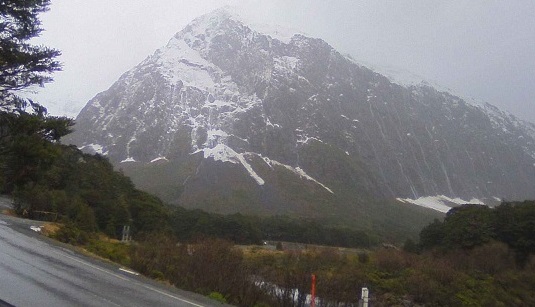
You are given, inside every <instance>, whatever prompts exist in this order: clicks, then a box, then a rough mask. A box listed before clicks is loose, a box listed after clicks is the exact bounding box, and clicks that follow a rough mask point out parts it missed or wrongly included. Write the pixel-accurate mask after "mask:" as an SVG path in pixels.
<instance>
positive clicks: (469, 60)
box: [36, 0, 535, 122]
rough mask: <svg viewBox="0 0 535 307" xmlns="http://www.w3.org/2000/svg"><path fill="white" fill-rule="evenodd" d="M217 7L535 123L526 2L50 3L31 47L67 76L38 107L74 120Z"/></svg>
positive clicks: (534, 8)
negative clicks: (57, 54) (57, 53)
mask: <svg viewBox="0 0 535 307" xmlns="http://www.w3.org/2000/svg"><path fill="white" fill-rule="evenodd" d="M223 5H234V6H237V7H238V8H239V10H240V12H242V14H247V15H249V18H251V17H254V18H255V19H257V20H258V21H259V22H262V23H274V24H280V25H285V26H288V27H291V28H294V29H297V30H299V31H301V32H305V33H307V34H309V35H311V36H314V37H319V38H323V39H324V40H326V41H327V42H328V43H330V44H331V45H332V46H333V47H335V48H337V49H338V50H339V51H341V52H343V53H347V54H350V55H351V56H352V57H353V58H355V59H357V61H361V62H363V63H365V65H368V66H373V67H380V69H383V70H384V69H385V68H388V69H390V70H392V69H394V70H397V71H401V72H403V73H402V74H405V72H410V73H412V74H413V75H417V76H419V77H421V78H422V79H425V80H428V81H430V82H431V83H432V84H437V85H439V86H440V87H441V88H449V89H451V90H452V91H453V92H454V93H456V94H459V95H462V96H463V97H472V98H475V99H479V100H483V101H487V102H490V103H492V104H494V105H496V106H498V107H500V108H501V109H503V110H506V111H509V112H511V113H513V114H514V115H516V116H518V117H520V118H522V119H526V120H530V121H532V122H535V86H533V84H534V82H533V79H534V76H535V58H534V57H533V55H534V54H535V18H534V17H535V16H534V15H535V1H531V0H516V1H492V0H488V1H478V0H470V1H468V0H466V1H460V0H455V1H440V0H426V1H408V0H395V1H394V0H392V1H372V0H369V1H349V0H338V1H319V0H254V1H240V0H228V1H223V0H212V1H208V0H202V1H178V0H134V1H131V0H130V1H127V0H114V1H105V0H91V1H82V0H52V6H51V10H50V11H49V12H47V13H46V14H43V15H42V21H43V28H45V32H44V33H43V34H42V36H41V37H40V38H39V39H37V40H36V42H38V43H41V44H45V45H47V46H50V47H54V48H57V49H60V50H61V51H62V52H63V55H62V56H61V58H60V61H62V62H63V64H64V69H63V71H62V72H59V73H57V74H56V75H55V82H54V83H51V84H48V85H46V87H45V88H44V89H40V90H39V93H38V94H37V95H36V99H37V101H40V102H41V103H43V104H44V105H45V106H46V107H48V109H49V110H50V112H51V113H52V114H55V115H68V116H75V115H76V114H77V113H78V112H79V111H80V109H81V108H82V107H83V106H84V105H85V103H87V101H88V100H89V99H91V98H92V97H93V96H94V95H96V94H97V93H98V92H101V91H104V90H106V89H107V88H108V87H109V86H111V84H112V83H113V82H114V81H115V80H117V79H118V78H119V76H120V75H121V74H122V73H124V72H125V71H127V70H128V69H130V68H132V67H133V66H135V65H137V64H138V63H139V62H141V61H142V60H143V59H144V58H145V57H147V56H148V55H150V54H152V53H153V52H154V51H155V50H156V49H157V48H159V47H161V46H163V45H165V44H166V43H167V41H168V40H169V39H170V38H171V36H172V35H173V34H174V33H176V32H178V31H180V30H181V29H182V28H183V27H184V26H185V25H186V24H188V23H189V22H190V21H191V20H193V19H194V18H195V17H197V16H200V15H202V14H204V13H207V12H210V11H211V10H213V9H215V8H218V7H220V6H223Z"/></svg>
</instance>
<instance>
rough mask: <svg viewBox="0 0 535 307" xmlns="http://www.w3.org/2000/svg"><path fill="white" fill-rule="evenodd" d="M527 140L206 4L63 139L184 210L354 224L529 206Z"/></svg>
mask: <svg viewBox="0 0 535 307" xmlns="http://www.w3.org/2000/svg"><path fill="white" fill-rule="evenodd" d="M534 138H535V126H534V125H532V124H529V123H525V122H521V121H519V120H517V119H516V118H515V117H513V116H511V115H507V114H505V113H503V112H501V111H499V110H498V109H496V108H495V107H493V106H490V105H483V106H478V105H473V104H469V103H467V102H466V101H464V100H463V99H461V98H459V97H456V96H454V95H451V94H449V93H447V92H440V91H437V90H435V89H434V88H432V87H430V86H426V85H419V86H409V87H404V86H401V85H398V84H395V83H392V82H391V81H390V80H389V79H387V78H386V77H384V76H382V75H380V74H378V73H375V72H374V71H372V70H370V69H368V68H366V67H363V66H361V65H359V64H357V63H355V62H354V61H353V60H351V59H350V58H348V57H346V56H344V55H342V54H340V53H339V52H337V51H336V50H334V49H333V48H332V47H331V46H329V45H328V44H327V43H326V42H324V41H323V40H321V39H314V38H310V37H306V36H304V35H302V34H295V35H293V36H291V37H290V36H286V37H279V36H278V35H275V34H273V33H271V34H264V33H263V32H257V31H255V30H254V29H253V28H251V27H249V26H248V25H247V24H244V23H243V22H241V21H240V18H238V17H236V16H234V15H233V14H231V13H229V12H228V11H226V10H218V11H215V12H213V13H211V14H208V15H205V16H202V17H200V18H198V19H196V20H195V21H193V22H192V23H191V24H190V25H189V26H187V27H186V28H185V29H183V30H182V31H181V32H179V33H177V34H176V35H175V36H174V37H173V38H172V39H171V40H170V41H169V43H168V44H167V45H166V46H165V47H163V48H161V49H159V50H157V51H156V52H155V53H154V54H153V55H151V56H149V57H148V58H147V59H145V60H144V61H143V62H142V63H140V64H139V65H137V66H136V67H134V68H133V69H131V70H130V71H128V72H126V73H125V74H124V75H123V76H121V78H120V79H119V80H118V81H117V82H116V83H115V84H113V85H112V86H111V88H110V89H108V90H107V91H105V92H102V93H100V94H98V95H97V96H96V97H95V98H93V99H92V100H90V101H89V103H88V104H87V105H86V107H85V108H84V109H83V110H82V112H81V113H80V115H79V116H78V118H77V125H76V132H75V133H74V134H73V135H72V136H70V139H69V140H68V141H70V142H72V143H74V144H76V145H78V146H80V147H82V148H83V149H84V150H87V151H94V152H99V153H101V154H103V155H106V156H108V157H109V158H110V160H111V161H112V162H113V163H114V164H115V165H117V166H118V167H120V168H122V169H123V170H124V171H125V172H126V173H127V174H129V175H131V176H132V177H133V179H134V181H135V182H136V184H137V185H138V186H140V187H142V188H145V189H148V190H151V191H153V192H156V193H157V194H159V195H160V196H162V197H163V198H164V199H165V200H167V201H171V202H174V203H177V204H180V205H183V206H186V207H201V208H204V209H209V210H211V211H218V212H236V211H242V212H243V211H246V212H260V213H290V214H299V215H304V216H316V215H323V216H324V215H332V214H335V215H337V216H338V215H339V216H344V215H346V214H348V212H350V213H349V216H365V215H369V214H370V212H375V213H377V214H383V213H384V212H385V211H388V210H384V209H385V207H382V206H385V205H384V204H383V205H376V206H375V207H374V208H370V205H369V204H370V202H371V201H372V200H388V199H395V198H412V199H416V198H419V197H424V196H435V195H444V196H448V197H451V198H455V197H460V198H462V199H466V200H470V199H473V198H477V199H492V198H493V197H499V198H505V199H509V200H513V199H524V198H533V197H535V140H534ZM380 202H381V201H380ZM374 203H377V201H375V202H374ZM388 208H390V209H391V207H388ZM404 208H405V207H404ZM390 209H389V210H390ZM389 212H396V211H395V210H394V211H392V210H390V211H389ZM385 214H387V215H388V213H385ZM372 215H373V214H372ZM395 215H396V213H392V219H395V218H396V216H395Z"/></svg>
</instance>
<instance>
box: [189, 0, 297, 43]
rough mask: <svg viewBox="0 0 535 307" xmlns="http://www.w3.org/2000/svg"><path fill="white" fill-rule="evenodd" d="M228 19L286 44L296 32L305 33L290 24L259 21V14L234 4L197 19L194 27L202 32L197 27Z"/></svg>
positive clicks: (211, 25)
mask: <svg viewBox="0 0 535 307" xmlns="http://www.w3.org/2000/svg"><path fill="white" fill-rule="evenodd" d="M227 19H231V20H234V21H237V22H240V23H242V24H243V25H245V26H247V27H249V28H250V29H251V30H253V31H255V32H257V33H260V34H264V35H268V36H271V38H273V39H277V40H279V41H281V42H283V43H286V44H288V43H290V41H291V40H292V38H293V37H294V35H296V34H301V35H305V34H304V33H303V32H302V31H299V30H296V29H293V28H291V27H288V26H284V25H274V24H270V23H269V22H267V23H264V22H259V19H258V16H253V15H252V14H251V12H248V11H246V10H242V9H240V8H239V7H237V6H232V5H226V6H223V7H221V8H219V9H216V10H214V11H212V12H210V13H208V14H206V15H203V16H201V17H199V18H197V19H195V20H194V21H193V23H192V24H193V25H194V27H195V28H194V29H193V30H194V33H195V34H200V33H198V32H197V29H202V28H212V27H214V26H216V25H217V24H218V23H220V22H221V21H224V20H227ZM306 36H308V35H306Z"/></svg>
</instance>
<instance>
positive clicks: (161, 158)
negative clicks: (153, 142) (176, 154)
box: [150, 157, 169, 163]
mask: <svg viewBox="0 0 535 307" xmlns="http://www.w3.org/2000/svg"><path fill="white" fill-rule="evenodd" d="M158 161H169V160H168V159H167V158H166V157H158V158H155V159H152V160H151V161H150V163H154V162H158Z"/></svg>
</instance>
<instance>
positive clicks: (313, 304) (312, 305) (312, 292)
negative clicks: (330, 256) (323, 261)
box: [310, 274, 316, 307]
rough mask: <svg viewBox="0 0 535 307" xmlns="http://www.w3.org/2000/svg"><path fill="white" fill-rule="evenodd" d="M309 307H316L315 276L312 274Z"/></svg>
mask: <svg viewBox="0 0 535 307" xmlns="http://www.w3.org/2000/svg"><path fill="white" fill-rule="evenodd" d="M310 307H316V275H315V274H312V286H311V288H310Z"/></svg>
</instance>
